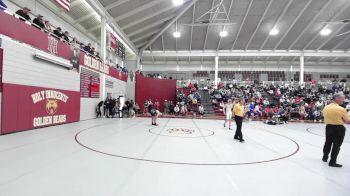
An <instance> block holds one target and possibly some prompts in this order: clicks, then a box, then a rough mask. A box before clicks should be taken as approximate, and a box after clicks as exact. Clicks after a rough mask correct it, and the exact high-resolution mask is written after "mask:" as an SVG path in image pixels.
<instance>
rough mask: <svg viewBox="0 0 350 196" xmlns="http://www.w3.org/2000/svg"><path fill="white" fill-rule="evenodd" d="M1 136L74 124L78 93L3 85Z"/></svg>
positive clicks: (78, 99) (76, 116) (78, 112)
mask: <svg viewBox="0 0 350 196" xmlns="http://www.w3.org/2000/svg"><path fill="white" fill-rule="evenodd" d="M1 120H2V129H1V133H2V134H8V133H14V132H18V131H24V130H29V129H35V128H41V127H47V126H52V125H58V124H64V123H70V122H77V121H79V120H80V92H75V91H66V90H58V89H50V88H41V87H33V86H24V85H16V84H6V83H5V84H3V96H2V117H1Z"/></svg>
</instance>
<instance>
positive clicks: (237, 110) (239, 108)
mask: <svg viewBox="0 0 350 196" xmlns="http://www.w3.org/2000/svg"><path fill="white" fill-rule="evenodd" d="M244 103H245V100H244V98H240V99H239V102H238V103H237V104H235V106H234V108H233V115H234V116H235V121H236V125H237V128H236V134H235V137H234V139H236V140H239V141H240V142H244V139H243V134H242V124H243V118H244V115H245V111H244V108H245V107H244Z"/></svg>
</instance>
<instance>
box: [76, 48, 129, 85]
mask: <svg viewBox="0 0 350 196" xmlns="http://www.w3.org/2000/svg"><path fill="white" fill-rule="evenodd" d="M80 65H83V66H85V67H88V68H90V69H93V70H95V71H98V72H102V73H105V74H107V75H109V76H111V77H113V78H116V79H118V80H122V81H124V82H126V81H127V80H128V74H126V73H123V72H121V71H118V70H116V69H115V68H113V67H110V66H109V65H107V64H103V63H102V62H101V61H100V60H98V59H96V58H94V57H92V56H91V55H88V54H86V53H84V52H80Z"/></svg>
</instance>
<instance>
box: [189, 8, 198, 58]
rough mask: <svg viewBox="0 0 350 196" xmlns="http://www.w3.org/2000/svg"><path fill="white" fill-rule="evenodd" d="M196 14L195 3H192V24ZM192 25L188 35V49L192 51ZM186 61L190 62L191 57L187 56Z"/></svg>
mask: <svg viewBox="0 0 350 196" xmlns="http://www.w3.org/2000/svg"><path fill="white" fill-rule="evenodd" d="M195 14H196V3H195V4H193V9H192V24H194V16H195ZM193 28H194V27H193V26H191V37H190V51H192V41H193ZM188 62H189V63H191V57H188Z"/></svg>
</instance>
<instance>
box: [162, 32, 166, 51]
mask: <svg viewBox="0 0 350 196" xmlns="http://www.w3.org/2000/svg"><path fill="white" fill-rule="evenodd" d="M162 48H163V52H165V47H164V36H163V35H162Z"/></svg>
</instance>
